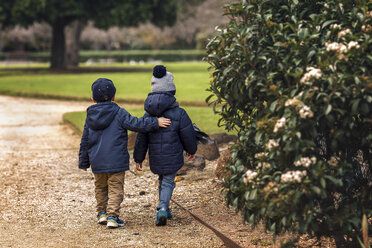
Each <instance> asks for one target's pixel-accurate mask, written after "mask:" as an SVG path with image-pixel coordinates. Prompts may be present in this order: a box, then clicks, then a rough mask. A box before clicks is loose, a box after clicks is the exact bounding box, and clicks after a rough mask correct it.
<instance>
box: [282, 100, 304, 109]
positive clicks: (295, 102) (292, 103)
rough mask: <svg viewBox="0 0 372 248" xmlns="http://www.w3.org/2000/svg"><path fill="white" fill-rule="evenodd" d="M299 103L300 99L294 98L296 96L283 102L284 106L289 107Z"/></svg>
mask: <svg viewBox="0 0 372 248" xmlns="http://www.w3.org/2000/svg"><path fill="white" fill-rule="evenodd" d="M300 103H301V102H300V100H298V99H296V98H292V99H288V100H287V101H286V102H285V104H284V106H286V107H291V106H293V107H296V106H298V105H299V104H300Z"/></svg>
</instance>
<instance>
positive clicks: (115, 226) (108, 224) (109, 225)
mask: <svg viewBox="0 0 372 248" xmlns="http://www.w3.org/2000/svg"><path fill="white" fill-rule="evenodd" d="M123 226H124V224H118V223H114V222H110V221H109V222H107V227H108V228H110V229H115V228H118V227H123Z"/></svg>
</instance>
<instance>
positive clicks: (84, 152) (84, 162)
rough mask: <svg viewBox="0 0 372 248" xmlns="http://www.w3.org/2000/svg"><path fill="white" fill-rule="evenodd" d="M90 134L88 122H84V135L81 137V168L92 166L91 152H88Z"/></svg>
mask: <svg viewBox="0 0 372 248" xmlns="http://www.w3.org/2000/svg"><path fill="white" fill-rule="evenodd" d="M88 136H89V128H88V126H87V123H86V122H85V124H84V131H83V136H82V137H81V142H80V150H79V168H80V169H88V168H89V167H90V162H89V154H88V148H89V144H88Z"/></svg>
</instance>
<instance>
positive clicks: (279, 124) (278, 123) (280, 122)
mask: <svg viewBox="0 0 372 248" xmlns="http://www.w3.org/2000/svg"><path fill="white" fill-rule="evenodd" d="M285 122H286V119H285V118H284V117H282V118H280V119H279V120H277V121H276V123H275V126H274V130H273V132H274V133H277V132H278V131H279V129H280V128H282V127H284V126H285Z"/></svg>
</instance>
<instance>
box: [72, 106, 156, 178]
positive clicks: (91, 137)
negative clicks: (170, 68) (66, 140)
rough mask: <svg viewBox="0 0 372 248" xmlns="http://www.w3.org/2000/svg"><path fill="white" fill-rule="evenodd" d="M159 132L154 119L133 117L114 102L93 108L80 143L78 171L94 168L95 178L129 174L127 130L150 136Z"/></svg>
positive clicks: (89, 112) (90, 109) (89, 113)
mask: <svg viewBox="0 0 372 248" xmlns="http://www.w3.org/2000/svg"><path fill="white" fill-rule="evenodd" d="M158 128H159V127H158V121H157V119H156V118H155V117H150V118H137V117H134V116H131V115H130V114H129V113H128V112H127V111H126V110H125V109H123V108H120V107H119V106H118V105H117V104H116V103H113V102H103V103H97V104H94V105H92V106H90V107H89V108H88V109H87V118H86V120H85V125H84V131H83V136H82V138H81V143H80V151H79V168H81V169H86V168H89V166H92V171H93V173H96V174H100V173H114V172H120V171H126V170H129V154H128V150H127V143H128V132H127V130H128V129H129V130H132V131H136V132H148V131H155V130H157V129H158Z"/></svg>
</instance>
